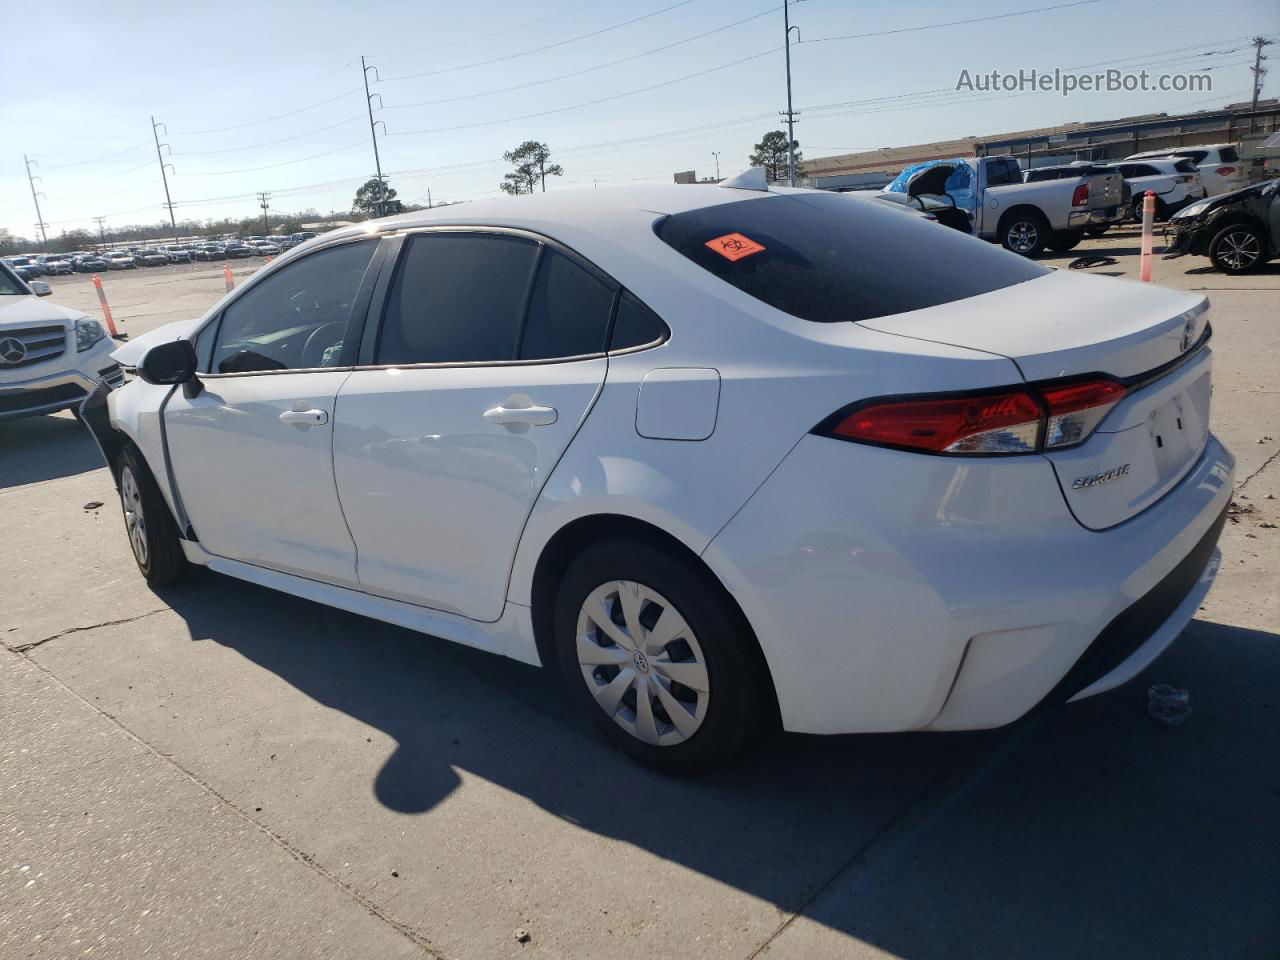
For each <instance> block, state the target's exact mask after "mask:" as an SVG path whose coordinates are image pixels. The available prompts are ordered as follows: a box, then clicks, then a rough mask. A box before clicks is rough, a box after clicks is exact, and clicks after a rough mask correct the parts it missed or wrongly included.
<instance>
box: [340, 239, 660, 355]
mask: <svg viewBox="0 0 1280 960" xmlns="http://www.w3.org/2000/svg"><path fill="white" fill-rule="evenodd" d="M434 233H461V234H482V235H483V234H496V235H499V236H515V237H522V238H524V239H527V240H532V241H533V242H534V243H537V244H539V245H540V246H541V247H545V248H549V249H551V250H553V251H555V252H556V253H559V254H561V255H562V256H564V257H566V258H567V259H569V260H570V261H571V262H573V263H575V264H576V265H578V266H580V267H582V268H583V269H585V270H586V271H587V272H588V273H590V274H591V275H593V276H594V277H596V278H597V279H598V280H600V281H601V282H602V283H604V284H606V285H607V286H608V287H609V288H611V289H612V290H613V303H612V305H611V307H610V308H609V321H608V326H607V329H606V335H605V340H604V343H605V348H604V349H603V350H599V351H596V352H593V353H581V354H575V355H573V356H564V357H543V358H540V359H537V360H520V359H517V358H513V359H510V360H442V361H435V362H427V363H374V362H373V358H374V357H375V356H377V347H378V341H379V338H380V337H381V335H382V327H383V325H384V324H385V322H386V314H387V307H388V305H389V303H390V293H391V284H392V283H393V282H394V279H395V277H396V275H397V274H398V272H399V270H400V267H401V266H402V265H403V263H404V258H405V256H406V254H405V248H406V247H407V246H408V245H407V244H406V243H405V242H404V241H405V240H406V239H408V238H409V237H414V236H418V235H421V234H434ZM384 243H387V244H388V250H389V253H388V257H387V263H388V264H389V265H390V268H389V269H385V268H384V270H383V272H382V276H381V277H380V278H379V283H378V290H377V296H376V301H377V302H376V309H371V310H370V311H369V316H370V317H371V318H374V319H373V322H370V323H368V324H367V325H366V327H365V332H364V337H363V339H362V342H361V344H360V354H359V356H358V357H357V358H356V365H355V368H354V369H356V370H437V369H440V370H447V369H452V368H468V367H480V368H484V367H533V366H542V365H545V364H551V363H577V362H580V361H583V360H598V359H600V358H602V357H606V358H607V357H610V356H614V355H619V356H620V355H623V354H627V353H635V352H637V351H639V350H651V349H653V348H654V347H657V346H661V345H662V344H664V343H666V342H667V341H668V340H669V339H670V338H671V327H670V325H669V324H668V323H667V322H666V321H665V320H662V317H661V315H659V314H658V312H657V311H656V310H653V308H652V307H649V305H648V304H646V303H645V302H644V300H642V299H641V298H640V297H639V296H637V295H636V293H635V292H634V291H631V290H628V288H627V287H625V286H624V285H623V284H622V283H620V282H619V281H618V280H617V279H615V278H614V277H612V276H610V275H609V274H608V273H606V272H605V271H604V270H602V269H601V268H600V267H598V266H596V264H594V263H592V262H591V261H590V260H589V259H587V257H585V256H583V255H582V254H581V253H579V252H578V251H577V250H575V249H573V247H570V246H569V245H567V244H565V243H562V242H561V241H559V240H556V239H555V238H553V237H548V236H546V235H545V234H541V233H537V232H535V231H533V230H526V229H524V228H522V227H508V226H501V225H497V224H440V225H438V226H436V225H423V226H419V227H409V228H406V229H404V230H401V231H397V232H396V233H395V234H394V235H392V236H390V237H388V238H387V240H385V241H384ZM391 243H394V244H395V246H394V249H393V248H392V247H391ZM542 255H543V254H542V251H541V250H539V252H538V254H537V256H536V258H535V260H534V264H533V270H532V271H531V273H530V278H529V286H528V289H527V290H526V291H525V302H524V312H523V314H522V315H521V318H520V330H519V334H518V336H517V338H516V352H517V354H518V353H519V351H520V350H521V349H522V348H523V345H524V326H525V324H526V323H527V322H528V316H529V301H530V300H531V298H532V296H533V287H534V284H535V283H536V282H537V278H538V268H539V266H540V265H541V263H542ZM624 290H626V291H627V292H628V293H630V294H631V296H633V297H635V298H636V300H638V301H639V302H640V303H641V304H644V306H645V307H646V308H647V309H649V310H651V311H652V312H653V314H654V316H657V317H658V319H659V320H662V326H663V330H664V332H663V335H662V336H661V337H660V338H659V339H657V340H654V341H653V342H652V343H647V344H641V345H639V346H635V347H626V348H623V349H620V350H610V349H609V348H608V347H609V343H610V342H611V341H612V339H613V327H614V321H615V319H616V317H617V314H618V304H619V303H620V302H621V299H622V293H623V291H624ZM326 369H334V368H326Z"/></svg>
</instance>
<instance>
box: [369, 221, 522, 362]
mask: <svg viewBox="0 0 1280 960" xmlns="http://www.w3.org/2000/svg"><path fill="white" fill-rule="evenodd" d="M407 243H408V249H406V250H405V251H404V254H403V256H402V257H401V260H400V266H399V267H398V269H397V270H396V276H395V279H394V281H393V282H392V284H391V290H390V293H389V294H388V296H387V307H386V312H385V314H384V316H383V321H382V330H381V333H380V335H379V338H378V348H377V351H376V355H375V357H374V362H375V363H380V364H408V363H474V362H483V361H495V360H514V359H515V358H516V344H517V342H518V339H519V335H520V323H521V320H522V318H523V317H524V306H525V300H526V298H527V296H528V294H529V284H530V282H531V281H532V279H533V270H534V265H535V264H536V262H537V255H538V246H539V245H538V244H537V243H535V242H534V241H532V240H526V239H524V238H523V237H511V236H502V235H498V234H464V233H451V232H442V233H436V234H422V235H419V236H414V237H410V238H409V240H408V241H407Z"/></svg>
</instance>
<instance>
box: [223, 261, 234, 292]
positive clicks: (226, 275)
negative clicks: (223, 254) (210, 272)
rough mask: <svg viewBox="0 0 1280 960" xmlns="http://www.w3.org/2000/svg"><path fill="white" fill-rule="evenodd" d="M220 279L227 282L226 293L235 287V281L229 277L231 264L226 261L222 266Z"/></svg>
mask: <svg viewBox="0 0 1280 960" xmlns="http://www.w3.org/2000/svg"><path fill="white" fill-rule="evenodd" d="M222 279H223V280H225V281H226V282H227V293H230V292H231V291H232V290H233V289H235V285H236V282H235V280H234V279H232V277H231V264H229V263H228V264H227V265H226V266H225V267H223V268H222Z"/></svg>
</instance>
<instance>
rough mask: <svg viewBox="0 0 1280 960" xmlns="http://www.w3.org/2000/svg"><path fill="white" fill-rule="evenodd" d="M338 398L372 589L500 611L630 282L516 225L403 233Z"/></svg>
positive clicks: (361, 560)
mask: <svg viewBox="0 0 1280 960" xmlns="http://www.w3.org/2000/svg"><path fill="white" fill-rule="evenodd" d="M386 286H387V288H388V289H387V293H386V296H385V302H384V305H383V309H382V316H381V322H380V325H379V326H378V327H377V328H376V329H375V328H374V327H373V325H372V320H371V326H370V330H369V332H368V333H367V334H366V342H365V353H364V354H362V359H367V360H368V361H369V362H370V365H369V367H367V368H364V369H357V370H356V371H355V372H354V373H352V375H351V377H350V378H349V379H348V380H347V381H346V382H345V383H344V384H343V386H342V388H341V390H340V391H339V394H338V404H337V417H336V424H335V427H334V472H335V475H336V477H337V482H338V492H339V495H340V497H341V500H342V507H343V511H344V513H345V516H346V518H347V523H348V525H349V526H350V529H351V534H352V536H353V537H354V538H355V541H356V545H357V555H358V572H359V578H360V583H361V585H362V587H363V588H364V589H365V590H367V591H369V592H371V593H376V594H380V595H382V596H387V597H392V598H395V599H399V600H405V601H408V602H411V603H416V604H420V605H424V606H429V607H434V608H436V609H439V610H446V611H449V612H453V613H459V614H462V615H464V616H467V617H471V618H473V619H477V620H486V621H492V620H496V619H497V618H498V617H499V616H500V615H501V613H502V609H503V605H504V602H505V598H506V587H507V580H508V576H509V573H510V568H511V563H512V559H513V557H514V555H515V549H516V545H517V542H518V541H519V538H520V533H521V530H522V529H523V527H524V523H525V520H526V519H527V517H528V515H529V511H530V509H531V508H532V506H533V502H534V500H535V499H536V498H537V496H538V493H539V492H540V490H541V489H542V486H543V484H544V483H545V482H546V480H547V477H548V476H549V475H550V473H551V471H552V469H553V468H554V467H555V465H556V462H557V461H558V460H559V459H560V457H561V455H562V454H563V453H564V451H565V449H566V448H567V446H568V444H569V442H570V441H571V440H572V438H573V436H574V433H575V432H576V431H577V429H578V426H579V424H580V423H581V422H582V420H583V418H584V417H585V416H586V415H587V413H588V411H589V410H590V409H591V406H592V404H593V403H594V402H595V398H596V396H597V395H598V393H599V390H600V387H601V385H602V384H603V382H604V377H605V370H606V368H607V360H606V358H605V342H606V337H607V335H608V326H609V323H610V317H611V313H612V311H613V308H614V302H615V299H616V295H617V287H616V285H615V284H614V283H613V281H611V280H610V279H609V278H607V277H605V276H604V275H603V274H602V273H600V272H599V271H598V270H596V269H595V268H594V267H592V266H591V265H589V264H586V263H585V262H583V261H581V260H579V259H578V258H577V257H576V256H574V255H573V254H571V253H569V252H568V251H565V250H563V249H561V248H559V247H558V246H556V245H555V244H552V243H549V242H546V241H544V240H542V239H540V238H534V237H530V236H528V235H521V234H518V233H515V232H504V231H484V232H476V231H474V230H472V229H466V230H456V229H453V230H436V231H428V232H424V233H419V234H415V235H411V236H408V237H406V238H404V241H403V250H402V251H400V254H399V260H398V265H397V267H396V269H395V273H394V275H393V276H392V277H391V278H390V279H389V280H388V281H387V283H386Z"/></svg>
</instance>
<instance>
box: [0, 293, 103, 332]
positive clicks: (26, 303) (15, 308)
mask: <svg viewBox="0 0 1280 960" xmlns="http://www.w3.org/2000/svg"><path fill="white" fill-rule="evenodd" d="M83 316H86V314H85V312H84V311H83V310H72V309H71V308H70V307H60V306H58V305H57V304H56V303H49V301H47V300H45V299H43V298H40V297H35V296H21V297H11V296H4V297H0V330H12V329H14V328H16V327H32V326H37V325H41V324H51V323H56V324H58V325H60V326H62V327H64V328H66V327H70V326H71V325H72V324H73V323H75V322H76V321H77V320H79V319H80V318H81V317H83Z"/></svg>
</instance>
